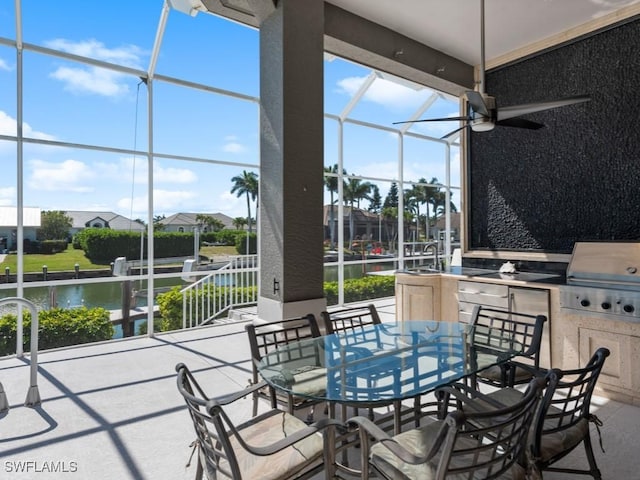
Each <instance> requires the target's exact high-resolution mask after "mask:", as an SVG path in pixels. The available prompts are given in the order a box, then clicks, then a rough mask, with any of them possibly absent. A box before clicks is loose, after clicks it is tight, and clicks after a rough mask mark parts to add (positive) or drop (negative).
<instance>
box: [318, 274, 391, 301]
mask: <svg viewBox="0 0 640 480" xmlns="http://www.w3.org/2000/svg"><path fill="white" fill-rule="evenodd" d="M395 292H396V277H395V276H394V275H367V276H366V277H362V278H350V279H348V280H345V281H344V302H345V303H353V302H363V301H365V300H372V299H374V298H381V297H392V296H394V295H395ZM324 296H325V297H326V299H327V305H337V304H338V282H325V284H324Z"/></svg>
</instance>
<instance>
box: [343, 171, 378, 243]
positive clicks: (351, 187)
mask: <svg viewBox="0 0 640 480" xmlns="http://www.w3.org/2000/svg"><path fill="white" fill-rule="evenodd" d="M344 187H345V188H344V202H345V203H348V204H349V207H350V208H349V245H351V243H352V242H353V233H354V222H353V220H354V218H353V207H354V204H355V205H357V208H360V200H370V198H369V193H370V192H371V188H372V187H373V185H372V184H371V183H369V182H363V181H362V180H360V179H359V178H350V179H349V180H347V182H346V183H345V186H344Z"/></svg>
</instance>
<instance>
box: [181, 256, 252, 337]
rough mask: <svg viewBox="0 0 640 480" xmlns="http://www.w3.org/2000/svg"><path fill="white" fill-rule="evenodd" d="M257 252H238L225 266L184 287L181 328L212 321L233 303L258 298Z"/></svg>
mask: <svg viewBox="0 0 640 480" xmlns="http://www.w3.org/2000/svg"><path fill="white" fill-rule="evenodd" d="M257 286H258V256H257V255H238V256H235V257H231V260H230V261H229V263H228V264H227V265H225V266H224V267H222V268H220V269H218V270H216V271H214V272H213V273H212V274H211V275H208V276H206V277H204V278H201V279H200V280H198V281H196V282H194V283H192V284H191V285H189V286H187V287H185V288H183V289H182V290H181V293H182V328H191V327H195V326H198V325H205V324H207V323H211V322H212V321H213V320H214V319H216V318H217V317H219V316H220V315H221V314H222V313H224V312H227V311H229V310H230V309H231V308H233V307H239V306H244V305H255V304H256V303H257V302H258V288H257Z"/></svg>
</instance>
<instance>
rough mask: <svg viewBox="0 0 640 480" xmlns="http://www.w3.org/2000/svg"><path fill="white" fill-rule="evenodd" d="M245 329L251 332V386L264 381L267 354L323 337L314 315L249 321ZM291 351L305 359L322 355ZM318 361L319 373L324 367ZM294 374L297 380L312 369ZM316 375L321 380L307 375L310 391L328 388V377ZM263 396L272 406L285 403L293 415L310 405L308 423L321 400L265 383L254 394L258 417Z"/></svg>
mask: <svg viewBox="0 0 640 480" xmlns="http://www.w3.org/2000/svg"><path fill="white" fill-rule="evenodd" d="M245 330H246V331H247V335H248V337H249V346H250V348H251V360H252V362H251V364H252V377H251V379H250V381H249V383H250V384H251V385H255V384H257V383H259V382H260V375H259V373H258V369H257V365H258V363H259V362H260V361H261V360H262V358H263V357H264V356H265V355H267V354H268V353H270V352H272V351H274V350H276V349H277V348H278V347H281V346H283V345H286V344H288V343H290V342H294V341H299V340H304V339H308V338H315V337H319V336H320V330H319V328H318V323H317V321H316V318H315V316H314V315H313V314H308V315H305V316H303V317H297V318H289V319H285V320H282V321H279V322H273V323H249V324H247V325H245ZM290 354H291V355H300V356H301V357H300V358H301V359H302V358H303V356H308V355H318V354H319V352H314V351H309V350H304V351H303V350H300V351H293V352H290ZM315 364H316V365H318V369H316V371H315V372H314V373H315V374H317V373H318V371H319V370H320V368H321V367H320V359H319V358H318V359H317V360H316V362H315ZM291 374H292V375H293V377H294V378H293V379H292V380H293V381H295V380H296V376H307V377H308V376H309V371H308V370H305V371H300V372H291ZM314 376H315V377H317V380H313V381H310V380H309V379H308V378H307V379H306V381H305V384H306V385H308V388H309V393H313V392H312V391H313V390H315V391H316V392H320V391H324V390H325V389H326V376H325V375H314ZM260 398H264V399H267V400H269V401H270V402H271V407H272V408H276V406H277V405H281V406H284V407H285V408H286V409H287V411H288V412H289V413H290V414H292V415H293V414H294V412H295V411H297V410H300V409H304V408H309V409H310V410H309V414H308V416H307V423H311V422H313V418H314V410H315V405H316V404H318V403H319V402H318V401H317V400H313V399H311V398H307V397H302V396H295V395H292V394H289V393H286V392H284V391H281V390H276V389H274V388H273V387H271V386H264V387H263V388H261V389H257V390H256V391H255V392H254V394H253V415H254V416H255V415H257V413H258V401H259V399H260Z"/></svg>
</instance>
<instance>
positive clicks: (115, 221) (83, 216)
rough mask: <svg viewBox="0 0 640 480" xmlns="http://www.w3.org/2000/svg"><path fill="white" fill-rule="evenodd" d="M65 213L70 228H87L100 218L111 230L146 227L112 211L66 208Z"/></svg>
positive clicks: (141, 228) (136, 229)
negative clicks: (68, 218) (68, 219)
mask: <svg viewBox="0 0 640 480" xmlns="http://www.w3.org/2000/svg"><path fill="white" fill-rule="evenodd" d="M65 213H66V214H67V216H68V217H70V218H71V228H77V229H83V228H87V227H90V226H91V223H92V222H93V221H94V220H96V219H102V220H103V221H105V222H107V223H108V224H109V228H111V229H112V230H133V231H136V232H140V231H142V230H144V229H146V227H145V226H144V225H142V224H140V223H138V222H135V221H133V220H130V219H128V218H127V217H123V216H122V215H118V214H117V213H113V212H92V211H84V210H67V211H65Z"/></svg>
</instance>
